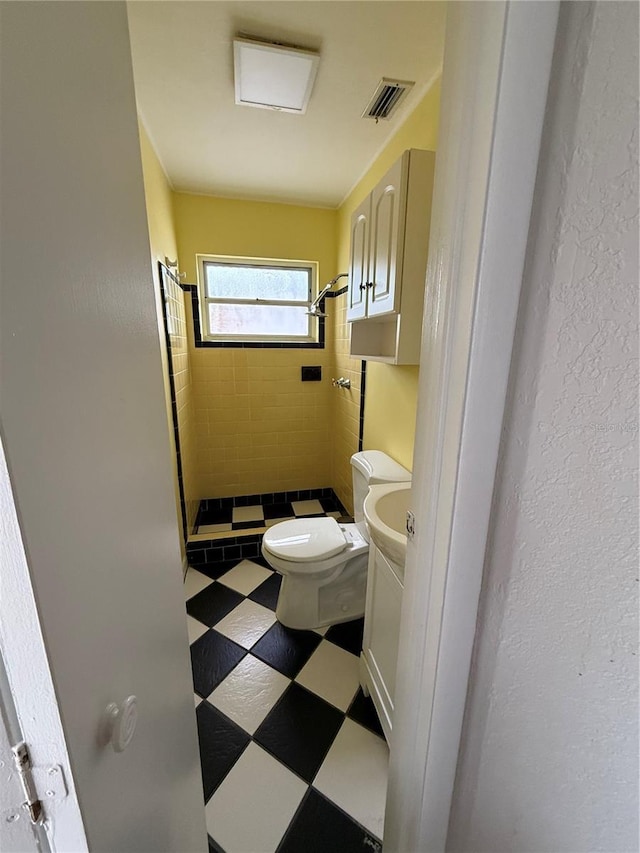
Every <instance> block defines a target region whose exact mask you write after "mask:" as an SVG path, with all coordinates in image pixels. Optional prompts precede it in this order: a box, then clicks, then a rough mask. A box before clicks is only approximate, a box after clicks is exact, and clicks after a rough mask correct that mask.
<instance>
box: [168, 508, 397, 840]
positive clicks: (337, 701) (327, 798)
mask: <svg viewBox="0 0 640 853" xmlns="http://www.w3.org/2000/svg"><path fill="white" fill-rule="evenodd" d="M305 499H306V496H305ZM204 568H205V567H203V569H204ZM206 569H207V574H204V573H200V572H198V571H197V570H195V569H190V570H189V574H188V576H187V581H186V583H185V597H186V599H187V610H188V613H189V627H190V636H191V637H195V639H194V640H193V642H192V643H191V655H192V661H193V674H194V688H195V693H196V696H195V702H196V716H197V721H198V736H199V741H200V754H201V761H202V775H203V789H204V801H205V804H206V807H205V811H206V818H207V828H208V832H209V849H210V851H215V853H236V852H239V851H244V853H246V851H248V850H251V851H255V853H258V851H260V853H262V851H267V850H270V851H274V853H275V851H277V853H298V851H300V850H304V851H305V853H321V851H322V853H325V851H329V850H331V851H336V853H356V851H364V850H369V851H374V853H375V851H378V853H380V851H381V850H382V844H381V841H380V838H381V835H382V826H383V821H384V790H385V789H386V762H387V757H388V749H387V745H386V742H385V740H384V738H383V737H382V730H381V728H380V724H379V722H378V719H377V715H376V712H375V709H374V707H373V703H372V702H371V699H369V698H367V697H365V696H364V694H363V693H362V691H361V690H360V688H359V685H358V681H357V675H356V673H357V669H358V656H359V652H360V644H361V642H362V622H363V620H362V619H358V620H355V621H354V622H347V623H344V624H343V625H335V626H332V627H331V628H329V629H319V630H318V631H291V630H290V629H288V628H284V627H283V626H282V625H280V624H279V623H278V622H276V621H275V608H276V602H277V597H278V591H279V589H280V582H281V578H280V576H279V575H278V574H277V573H275V572H272V571H271V569H269V568H267V567H266V566H265V565H264V562H263V561H260V562H258V561H257V560H256V562H254V561H252V560H237V561H236V562H235V563H233V562H232V561H227V562H226V563H224V564H221V566H216V565H215V564H211V565H209V564H207V566H206ZM212 578H213V579H212ZM261 578H262V579H261ZM229 579H231V582H232V583H233V588H231V586H228V585H225V582H226V583H228V582H229ZM249 589H250V591H249V592H248V593H247V592H244V591H245V590H249ZM267 614H269V615H267ZM205 622H206V624H205ZM230 626H232V627H230ZM224 633H228V634H231V635H232V636H233V638H234V639H236V640H238V642H234V639H231V637H230V636H224ZM256 638H257V639H256ZM245 646H247V648H245ZM249 647H250V648H249ZM201 697H202V698H201ZM205 697H206V698H205Z"/></svg>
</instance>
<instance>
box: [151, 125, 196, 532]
mask: <svg viewBox="0 0 640 853" xmlns="http://www.w3.org/2000/svg"><path fill="white" fill-rule="evenodd" d="M139 131H140V151H141V154H142V170H143V177H144V190H145V198H146V206H147V221H148V226H149V241H150V243H151V256H152V266H153V277H154V289H155V295H156V306H157V312H158V332H159V335H160V341H161V345H162V347H163V349H164V348H165V332H164V324H163V321H162V305H161V303H160V282H159V277H158V261H164V259H165V256H168V257H169V258H170V259H171V260H175V259H176V257H177V251H178V249H177V244H176V236H175V228H174V221H173V199H172V195H173V192H172V189H171V187H170V186H169V183H168V181H167V178H166V176H165V173H164V171H163V169H162V166H161V165H160V161H159V160H158V157H157V156H156V153H155V151H154V150H153V146H152V145H151V142H150V140H149V137H148V135H147V133H146V131H145V128H144V126H143V125H142V124H141V123H140V124H139ZM167 310H168V313H169V316H170V332H171V350H172V355H173V365H174V371H175V375H174V382H175V389H176V408H177V410H178V429H179V435H180V451H181V459H182V476H183V487H184V493H185V502H186V508H187V527H188V531H189V532H190V531H191V530H192V529H193V526H194V524H195V518H196V513H197V511H198V499H197V496H196V493H195V479H196V453H195V442H194V430H193V407H192V399H191V369H190V363H189V352H188V348H187V337H186V327H187V325H188V324H187V313H186V306H185V295H184V293H183V292H182V291H181V290H180V288H178V287H177V286H175V287H172V289H171V293H170V294H169V302H168V304H167ZM162 367H163V373H164V380H165V398H166V401H167V420H168V423H169V434H170V436H171V442H172V450H173V458H174V460H175V445H174V439H173V435H174V429H173V416H172V411H171V394H170V388H169V377H168V372H167V359H166V356H165V358H164V359H163V363H162ZM174 485H175V493H176V512H177V514H178V519H179V523H180V524H181V523H182V522H181V510H180V492H179V489H178V473H177V468H176V466H175V464H174Z"/></svg>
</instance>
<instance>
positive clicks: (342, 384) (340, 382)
mask: <svg viewBox="0 0 640 853" xmlns="http://www.w3.org/2000/svg"><path fill="white" fill-rule="evenodd" d="M331 384H332V385H333V387H334V388H351V380H350V379H345V378H344V376H341V377H340V378H339V379H332V380H331Z"/></svg>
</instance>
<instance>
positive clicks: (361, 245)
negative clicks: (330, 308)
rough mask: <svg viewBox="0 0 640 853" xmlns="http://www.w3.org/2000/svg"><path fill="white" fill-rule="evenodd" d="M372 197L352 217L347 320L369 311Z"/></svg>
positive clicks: (360, 316) (357, 318)
mask: <svg viewBox="0 0 640 853" xmlns="http://www.w3.org/2000/svg"><path fill="white" fill-rule="evenodd" d="M370 211H371V197H370V196H367V198H366V199H365V200H364V201H363V202H362V204H361V205H360V207H358V208H357V209H356V210H355V211H354V213H353V215H352V217H351V259H350V266H349V304H348V306H347V320H360V319H361V318H362V317H364V316H366V312H367V281H368V278H367V275H368V272H369V224H370Z"/></svg>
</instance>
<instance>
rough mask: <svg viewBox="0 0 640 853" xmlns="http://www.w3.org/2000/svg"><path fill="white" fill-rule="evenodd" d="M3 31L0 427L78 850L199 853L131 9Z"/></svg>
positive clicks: (23, 23) (33, 10) (196, 776)
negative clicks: (109, 724)
mask: <svg viewBox="0 0 640 853" xmlns="http://www.w3.org/2000/svg"><path fill="white" fill-rule="evenodd" d="M0 14H1V16H2V31H1V33H2V35H1V39H2V44H1V50H0V56H1V60H0V61H1V69H0V70H1V75H2V90H1V97H2V102H1V104H0V107H1V111H2V116H3V124H2V149H1V158H2V159H1V169H2V171H1V178H2V193H1V201H0V203H1V205H2V208H1V213H2V233H1V238H0V239H1V246H0V248H1V256H2V268H1V287H2V312H1V315H0V331H1V338H0V341H1V347H2V350H1V362H0V370H1V372H0V390H1V412H0V414H1V425H2V433H3V440H4V445H5V449H6V455H7V462H8V467H9V473H10V476H11V481H12V487H13V492H14V496H15V502H16V507H17V510H18V517H19V521H20V527H21V531H22V537H23V541H24V546H25V551H26V555H27V562H28V565H29V570H30V574H31V581H32V584H33V589H34V592H35V598H36V601H37V605H38V611H39V618H40V622H41V625H42V630H43V635H44V641H45V646H46V650H47V654H48V658H49V664H50V668H51V673H52V676H53V683H54V685H55V690H56V694H57V701H58V705H59V708H60V713H61V718H62V724H63V728H64V733H65V736H66V742H67V748H68V752H69V758H70V765H71V773H72V776H73V779H72V782H73V783H74V784H75V789H76V790H77V794H78V800H79V804H80V810H81V814H82V819H83V822H84V825H85V830H86V835H87V839H88V845H89V848H90V849H91V850H92V851H96V853H97V851H127V853H131V851H143V850H147V851H154V853H158V851H198V850H199V851H204V850H205V849H206V847H207V845H206V835H205V827H204V809H203V801H202V787H201V780H200V766H199V760H198V751H197V738H196V726H195V716H194V710H193V697H192V685H191V676H190V668H189V654H188V643H187V632H186V624H185V616H184V609H183V596H182V576H181V559H180V551H179V539H178V535H179V534H178V530H177V523H176V515H175V506H174V499H173V487H172V477H171V460H170V442H169V434H168V427H167V419H166V416H165V406H164V399H163V384H162V374H161V356H160V345H159V337H158V329H157V319H156V315H155V307H154V295H153V289H152V288H153V285H152V271H151V261H150V250H149V242H148V234H147V226H146V214H145V204H144V193H143V183H142V169H141V164H140V153H139V147H138V136H137V120H136V106H135V98H134V91H133V78H132V71H131V57H130V49H129V38H128V29H127V15H126V8H125V4H124V3H120V2H116V3H94V2H78V3H2V4H0ZM3 570H4V567H3ZM27 660H28V658H27ZM8 666H9V663H7V667H8ZM32 681H33V685H32V689H33V692H34V694H36V695H37V694H38V691H40V690H41V689H42V688H41V684H40V683H39V682H37V680H36V679H32ZM130 695H135V696H136V697H137V700H138V710H139V717H138V725H137V729H136V731H135V733H134V736H133V739H132V741H131V743H130V745H129V746H128V747H127V748H126V749H125V751H124V752H121V753H116V752H115V751H114V750H113V749H112V748H111V747H110V746H103V745H100V743H99V741H98V729H99V725H100V721H101V715H102V713H103V711H104V709H105V707H106V706H107V704H108V703H110V702H116V703H119V702H122V700H124V699H125V698H126V697H128V696H130ZM17 711H18V714H20V712H21V709H20V707H19V706H18V707H17ZM74 849H78V848H74Z"/></svg>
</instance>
